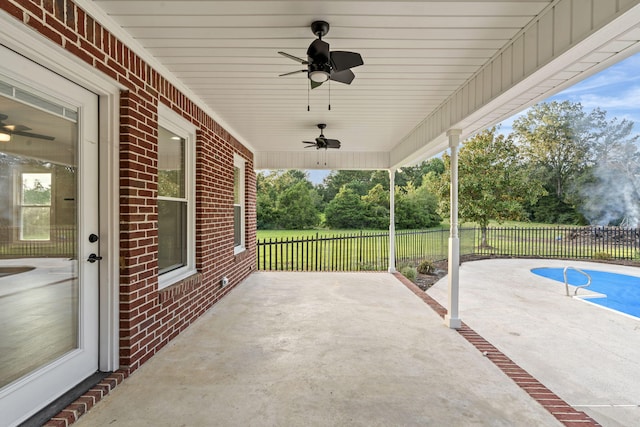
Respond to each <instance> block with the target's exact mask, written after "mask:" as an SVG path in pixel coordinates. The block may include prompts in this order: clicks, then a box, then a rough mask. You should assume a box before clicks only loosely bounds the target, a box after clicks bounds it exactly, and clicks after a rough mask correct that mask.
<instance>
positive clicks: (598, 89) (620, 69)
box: [500, 54, 640, 133]
mask: <svg viewBox="0 0 640 427" xmlns="http://www.w3.org/2000/svg"><path fill="white" fill-rule="evenodd" d="M638 70H640V54H636V55H634V56H631V57H629V58H627V59H625V60H623V61H620V62H618V63H617V64H614V65H612V66H611V67H609V68H607V69H605V70H603V71H601V72H599V73H597V74H594V75H593V76H591V77H588V78H586V79H584V80H582V81H581V82H580V83H577V84H575V85H573V86H571V87H569V88H567V89H565V90H563V91H562V92H560V93H558V94H557V95H554V96H551V97H549V98H547V99H545V100H544V101H543V102H551V101H559V102H560V101H571V102H579V103H580V104H582V107H584V110H585V112H590V111H591V110H593V109H594V108H596V107H600V108H601V109H602V110H604V111H606V112H607V120H611V119H613V118H614V117H617V118H618V121H620V120H622V119H627V120H631V121H633V122H634V123H635V126H634V132H635V133H638V132H640V73H639V72H638ZM525 113H526V110H525V111H523V112H521V113H519V114H516V115H514V116H512V117H510V118H508V119H507V120H505V121H503V122H502V124H501V128H500V130H501V131H502V132H504V133H509V132H510V131H511V124H512V123H513V121H514V120H515V119H516V118H518V117H519V116H521V115H523V114H525Z"/></svg>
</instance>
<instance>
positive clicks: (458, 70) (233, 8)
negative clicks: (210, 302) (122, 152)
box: [80, 0, 640, 168]
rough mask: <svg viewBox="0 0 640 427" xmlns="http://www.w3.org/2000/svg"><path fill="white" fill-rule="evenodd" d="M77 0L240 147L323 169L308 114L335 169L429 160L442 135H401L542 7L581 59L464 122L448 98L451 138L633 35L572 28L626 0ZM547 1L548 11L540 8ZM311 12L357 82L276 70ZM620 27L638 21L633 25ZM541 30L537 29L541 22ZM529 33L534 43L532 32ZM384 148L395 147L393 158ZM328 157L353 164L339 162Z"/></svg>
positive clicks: (612, 52)
mask: <svg viewBox="0 0 640 427" xmlns="http://www.w3.org/2000/svg"><path fill="white" fill-rule="evenodd" d="M82 3H84V4H85V6H91V7H89V8H88V9H89V12H90V13H91V12H93V14H94V15H96V16H95V17H96V19H97V20H98V21H101V22H102V23H103V24H104V25H105V26H107V27H108V28H110V29H115V30H117V32H116V34H119V35H120V37H121V38H129V37H130V39H132V40H134V42H133V44H134V45H135V49H136V50H138V51H139V53H141V54H142V55H143V57H144V58H145V59H149V58H152V65H154V61H156V62H157V64H160V68H161V71H162V72H163V74H168V75H169V77H170V78H171V79H172V80H173V81H176V82H179V87H184V88H186V89H187V90H188V91H190V92H191V94H195V96H196V97H197V98H199V100H200V103H201V104H204V105H206V107H208V109H209V111H210V112H213V113H214V114H215V117H216V118H218V119H219V120H220V121H221V123H222V124H223V125H225V126H227V127H228V128H229V130H230V131H231V132H232V133H233V134H234V135H235V136H236V137H237V138H238V139H240V140H241V141H243V142H244V143H246V144H248V145H249V146H250V147H251V148H252V150H253V151H254V153H255V154H256V158H257V165H258V167H259V166H260V165H263V166H265V167H267V166H268V167H303V166H304V167H308V168H312V167H315V166H316V165H317V167H325V166H327V165H326V161H325V164H321V163H320V162H308V161H305V160H303V157H301V156H307V160H308V158H309V156H308V155H309V154H310V152H311V151H315V150H313V149H312V150H307V151H306V152H305V151H304V150H305V148H304V145H303V144H302V143H301V141H302V140H313V138H314V137H316V136H317V135H318V134H319V130H318V129H317V128H316V124H317V123H326V124H327V128H326V129H325V131H324V134H325V136H327V137H328V138H335V139H339V140H341V141H342V149H341V150H340V152H335V153H328V154H329V156H334V157H335V164H334V165H328V166H329V167H337V165H341V166H342V167H345V168H346V167H348V166H349V165H351V166H353V167H357V166H358V165H359V166H360V167H361V166H363V165H364V167H368V166H369V165H371V166H373V167H379V166H380V165H383V166H384V165H385V164H386V165H387V166H394V165H398V164H399V163H402V162H407V161H415V160H416V159H417V157H420V155H423V156H424V155H426V154H425V153H427V151H428V154H430V155H432V154H433V152H434V151H438V150H441V149H442V148H444V147H446V141H445V145H444V146H443V145H442V141H440V142H439V143H438V144H439V145H437V146H434V149H431V150H427V151H425V150H424V149H422V147H423V146H428V145H429V144H431V143H433V140H432V138H431V137H430V136H428V137H425V138H424V140H423V141H419V142H418V144H417V145H419V146H420V147H416V146H415V145H416V144H415V143H413V145H411V146H405V145H406V144H407V143H405V140H406V139H407V138H409V137H411V134H412V132H413V133H415V132H416V129H419V128H420V126H425V124H424V121H425V119H427V118H428V117H429V116H431V115H433V114H434V112H436V111H438V109H439V108H442V106H443V105H444V104H445V103H446V102H447V101H448V100H451V99H452V97H455V95H456V93H462V89H463V88H464V87H465V85H468V84H469V82H470V81H472V80H473V79H474V78H477V77H478V75H479V74H480V73H481V72H483V71H482V70H483V69H485V70H486V69H487V66H488V65H491V61H492V60H495V59H496V57H498V56H499V55H501V54H502V52H504V51H505V49H507V47H508V46H510V44H511V43H513V42H514V40H516V39H517V38H518V37H521V38H523V39H524V42H523V45H524V46H525V48H526V46H527V45H526V43H527V38H526V37H528V33H526V29H527V28H531V27H532V25H534V23H536V22H537V21H541V22H543V21H542V20H541V18H540V16H541V14H545V13H546V14H547V15H549V16H553V17H555V19H556V21H558V20H564V19H566V21H567V22H566V27H567V28H569V29H570V30H569V31H570V33H569V37H570V38H571V37H573V38H575V39H576V40H578V41H580V40H581V39H582V38H585V39H589V37H591V39H590V40H591V41H590V43H591V45H590V47H589V49H590V51H589V53H590V56H588V55H584V54H581V55H580V56H579V57H575V58H573V57H571V58H568V59H566V58H565V59H563V60H560V61H556V62H557V63H558V64H556V65H553V67H555V68H553V69H552V71H551V74H549V71H547V75H548V76H550V77H548V78H545V79H544V81H541V82H538V84H537V85H536V87H535V88H533V89H532V88H531V87H526V88H524V89H522V88H521V89H520V92H518V93H516V92H515V90H516V89H517V88H516V87H515V86H517V84H516V83H518V82H517V81H514V82H513V86H514V88H511V87H506V88H504V89H505V90H506V91H507V92H508V91H509V90H510V91H512V92H513V93H512V94H510V95H509V96H503V98H504V99H502V100H500V99H499V97H498V95H500V94H504V93H503V92H504V91H503V92H501V91H498V92H496V94H495V96H494V94H493V93H492V95H491V96H489V97H488V98H487V97H486V96H485V98H487V99H483V101H482V103H483V104H487V103H488V102H490V101H492V100H493V101H494V102H495V100H496V99H499V102H500V105H499V108H494V109H493V110H492V114H486V113H485V114H483V116H482V117H481V118H474V119H473V120H467V121H465V120H464V118H465V117H466V116H468V115H471V113H473V111H475V110H478V108H477V107H478V105H474V106H473V107H474V108H464V107H460V108H461V110H465V111H467V114H462V116H461V117H460V118H461V120H459V121H458V122H459V124H460V125H461V126H465V128H463V136H465V135H468V134H470V133H472V132H474V131H477V130H478V128H479V127H483V126H488V125H491V124H493V123H495V122H496V121H497V120H499V119H501V118H504V117H508V116H509V115H511V114H513V113H515V112H517V111H519V110H521V109H523V108H524V107H526V106H527V105H530V104H531V103H532V102H533V101H534V100H537V99H540V98H541V97H543V96H548V95H551V94H553V93H554V92H557V91H558V90H560V89H561V88H564V87H566V86H567V85H568V84H570V83H572V82H575V81H578V80H580V79H582V78H584V77H586V76H588V75H589V74H592V73H593V72H595V71H596V70H598V69H601V68H602V67H603V66H605V65H607V64H611V63H613V62H615V61H617V60H619V59H622V58H623V57H625V56H628V55H630V54H631V53H632V52H636V51H637V50H638V49H637V42H638V39H640V37H639V33H640V30H638V29H637V27H636V28H634V27H633V25H631V24H628V25H627V26H628V27H629V28H623V29H620V31H611V29H609V30H608V33H605V32H602V31H601V32H600V33H602V34H600V35H598V34H596V31H592V30H590V28H586V30H584V34H581V33H579V31H578V30H579V26H580V25H581V23H582V22H583V21H585V22H586V21H589V24H588V25H592V26H593V28H596V29H598V22H597V21H598V19H600V17H606V19H608V20H611V19H613V18H611V16H613V17H616V16H619V15H622V14H624V13H634V14H636V15H637V14H638V10H637V9H638V8H637V7H636V6H637V3H638V2H637V1H631V0H555V1H551V0H537V1H518V0H498V1H469V0H467V1H457V0H453V1H299V0H298V1H286V0H280V1H157V0H132V1H131V0H127V1H111V0H95V1H93V2H88V0H85V1H84V2H80V4H81V5H82ZM553 8H557V9H558V11H556V12H554V14H550V13H549V11H550V10H551V9H553ZM601 9H602V10H601ZM629 10H631V12H629ZM603 19H604V18H603ZM315 20H324V21H327V22H328V23H329V24H330V26H331V28H330V30H329V33H328V34H327V35H326V36H325V37H324V38H323V40H325V41H326V42H328V43H329V44H330V45H331V50H347V51H355V52H359V53H360V54H361V55H362V57H363V60H364V65H362V66H360V67H357V68H354V69H353V71H354V73H355V75H356V78H355V80H354V81H353V83H352V84H351V85H344V84H341V83H336V82H332V83H331V84H330V85H329V84H327V83H325V84H324V85H323V86H321V87H320V88H317V89H314V90H311V91H310V90H308V86H309V81H308V79H307V76H306V74H305V73H300V74H296V75H292V76H287V77H278V75H279V74H282V73H286V72H289V71H294V70H297V69H302V68H303V67H302V66H301V65H300V64H299V63H296V62H294V61H292V60H290V59H287V58H285V57H282V56H280V55H278V53H277V52H278V51H285V52H287V53H289V54H292V55H295V56H298V57H302V58H306V49H307V47H308V46H309V44H310V43H311V42H312V41H313V40H314V38H315V36H314V35H313V34H312V32H311V29H310V24H311V23H312V22H313V21H315ZM551 21H552V22H551V24H550V25H551V27H549V28H552V29H554V30H555V32H557V33H561V32H562V31H563V29H564V28H565V23H564V22H553V20H551ZM632 22H635V23H636V24H637V23H638V20H637V19H636V20H635V21H632ZM536 25H538V24H536ZM115 27H119V28H115ZM576 28H577V29H576ZM623 30H624V31H623ZM539 31H540V32H543V31H544V27H540V30H539ZM634 31H635V32H634ZM555 32H554V33H553V34H550V35H549V36H548V37H546V38H548V39H549V40H550V41H549V43H551V44H552V47H553V48H554V49H555V50H558V51H560V50H563V52H555V51H554V52H553V57H552V58H550V59H554V58H555V56H556V55H570V54H571V51H570V49H568V48H566V49H565V46H564V45H562V44H561V43H560V42H559V41H558V40H557V39H558V38H559V37H561V34H560V35H556V34H555ZM523 34H525V36H523ZM596 36H597V37H596ZM536 37H537V40H540V41H539V43H544V40H545V36H544V34H540V35H538V36H536ZM594 38H595V39H594ZM124 41H125V42H127V41H130V40H124ZM537 43H538V42H537ZM572 43H573V40H569V41H567V47H573V45H572ZM556 46H557V47H556ZM543 48H544V46H542V47H537V48H536V49H537V50H536V52H544V50H543ZM564 51H566V52H564ZM524 52H525V55H528V56H527V57H525V58H523V60H522V61H521V62H523V63H524V67H525V68H526V67H527V61H529V60H530V59H529V58H530V55H531V54H530V53H528V51H526V49H525V51H524ZM543 55H544V53H539V54H538V53H536V54H535V55H534V56H543ZM598 55H600V56H598ZM546 62H547V63H545V58H539V61H538V62H537V63H535V67H534V68H535V69H537V68H539V67H542V66H547V67H549V64H548V63H549V62H553V61H546ZM510 67H511V68H510V70H511V71H509V73H514V74H515V71H513V69H514V67H513V66H510ZM535 69H534V70H532V71H535ZM525 71H527V70H526V69H525ZM485 72H486V71H485ZM505 74H506V72H505V68H504V67H503V68H502V70H501V74H500V76H498V77H496V76H495V73H494V74H492V76H488V77H486V76H485V78H484V80H485V81H487V82H489V84H491V82H492V81H499V80H500V79H502V80H504V76H505ZM514 80H515V79H514ZM509 84H510V83H508V84H505V83H502V86H509ZM494 86H495V84H494ZM525 86H526V85H525ZM485 92H486V91H485ZM494 92H495V87H494ZM329 104H330V105H331V110H328V105H329ZM475 104H478V102H477V100H476V101H475ZM307 106H309V108H310V111H307ZM496 107H497V106H496ZM452 124H455V123H452ZM431 133H433V132H431ZM427 134H428V135H431V134H430V133H429V132H427ZM434 135H440V134H439V133H438V132H435V134H434ZM403 143H404V145H403ZM396 150H397V151H398V152H401V153H402V155H396V156H394V151H396ZM421 150H422V151H421ZM302 152H304V153H302ZM278 153H280V154H278ZM367 153H368V154H369V155H371V154H372V153H375V156H374V158H375V159H376V160H375V161H374V162H373V163H366V162H365V163H363V161H362V159H361V160H360V161H358V159H357V158H358V157H359V156H360V157H362V156H364V155H365V154H367ZM421 153H422V154H421ZM289 154H291V155H289ZM296 154H299V155H298V156H297V157H296ZM311 154H313V155H316V156H317V155H318V154H315V153H311ZM261 156H262V157H263V158H262V159H261ZM340 156H342V157H344V158H345V159H351V160H348V161H344V160H343V161H340V160H339V157H340ZM370 157H371V156H370ZM266 158H269V161H268V162H267V161H265V160H264V159H266ZM330 158H332V157H330ZM291 159H293V160H291ZM296 159H297V160H296Z"/></svg>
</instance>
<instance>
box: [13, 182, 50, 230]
mask: <svg viewBox="0 0 640 427" xmlns="http://www.w3.org/2000/svg"><path fill="white" fill-rule="evenodd" d="M20 181H21V191H20V207H19V209H20V240H50V239H51V174H50V173H22V174H20Z"/></svg>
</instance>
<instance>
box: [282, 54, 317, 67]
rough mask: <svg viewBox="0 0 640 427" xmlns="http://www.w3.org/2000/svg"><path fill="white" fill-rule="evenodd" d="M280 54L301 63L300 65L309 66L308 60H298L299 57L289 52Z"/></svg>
mask: <svg viewBox="0 0 640 427" xmlns="http://www.w3.org/2000/svg"><path fill="white" fill-rule="evenodd" d="M278 53H279V54H280V55H282V56H284V57H286V58H289V59H293V60H294V61H296V62H299V63H301V64H302V65H307V64H309V62H308V61H306V60H304V59H302V58H298V57H297V56H293V55H289V54H288V53H287V52H278Z"/></svg>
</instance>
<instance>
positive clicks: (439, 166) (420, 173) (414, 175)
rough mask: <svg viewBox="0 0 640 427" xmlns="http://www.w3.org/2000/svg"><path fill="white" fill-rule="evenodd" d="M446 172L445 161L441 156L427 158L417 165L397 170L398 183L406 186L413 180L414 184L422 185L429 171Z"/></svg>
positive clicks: (437, 173) (435, 172)
mask: <svg viewBox="0 0 640 427" xmlns="http://www.w3.org/2000/svg"><path fill="white" fill-rule="evenodd" d="M443 172H444V162H443V161H442V159H441V158H438V157H434V158H433V159H429V160H425V161H423V162H421V163H420V164H418V165H415V166H405V167H403V168H401V169H398V171H397V172H396V185H397V186H400V187H404V186H405V185H407V183H409V182H412V183H413V185H414V186H416V187H420V186H421V185H422V179H423V178H424V176H425V175H428V174H429V173H434V174H435V175H441V174H442V173H443Z"/></svg>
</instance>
